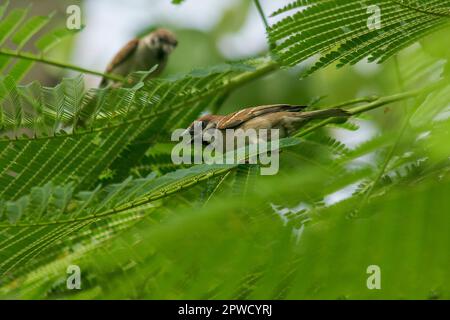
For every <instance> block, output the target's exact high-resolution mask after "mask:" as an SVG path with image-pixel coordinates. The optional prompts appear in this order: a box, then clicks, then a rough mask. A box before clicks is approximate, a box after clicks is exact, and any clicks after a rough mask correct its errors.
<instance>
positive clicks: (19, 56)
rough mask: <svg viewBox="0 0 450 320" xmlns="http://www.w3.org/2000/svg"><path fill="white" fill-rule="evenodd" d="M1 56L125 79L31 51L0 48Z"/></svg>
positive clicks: (115, 78) (110, 77)
mask: <svg viewBox="0 0 450 320" xmlns="http://www.w3.org/2000/svg"><path fill="white" fill-rule="evenodd" d="M0 56H8V57H12V58H16V59H22V60H29V61H34V62H38V63H43V64H47V65H50V66H54V67H58V68H62V69H69V70H74V71H78V72H81V73H87V74H92V75H95V76H99V77H104V78H107V79H111V80H114V81H120V82H124V81H125V78H123V77H121V76H118V75H114V74H109V73H103V72H98V71H94V70H89V69H86V68H81V67H78V66H75V65H72V64H68V63H63V62H58V61H54V60H49V59H45V58H42V57H38V56H35V55H34V54H31V53H26V52H16V51H13V50H8V49H0Z"/></svg>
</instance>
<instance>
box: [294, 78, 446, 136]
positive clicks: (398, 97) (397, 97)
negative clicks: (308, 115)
mask: <svg viewBox="0 0 450 320" xmlns="http://www.w3.org/2000/svg"><path fill="white" fill-rule="evenodd" d="M442 85H445V83H444V82H443V81H439V82H436V83H434V84H432V85H429V86H426V87H424V88H421V89H417V90H411V91H408V92H404V93H398V94H394V95H391V96H386V97H381V98H378V99H377V100H375V101H373V102H370V103H368V104H365V105H362V106H358V107H354V108H352V109H349V110H347V111H348V112H349V113H350V115H357V114H360V113H364V112H367V111H371V110H374V109H377V108H379V107H382V106H385V105H387V104H390V103H394V102H397V101H402V100H406V99H410V98H413V97H416V96H418V95H420V94H424V93H428V92H431V91H433V90H435V89H437V88H439V87H441V86H442ZM336 119H337V118H329V119H326V120H323V121H321V122H319V123H317V124H315V125H313V126H311V127H309V128H308V129H306V130H303V131H300V132H299V133H297V134H296V135H294V137H297V138H299V137H303V136H305V135H308V134H310V133H311V132H313V131H315V130H317V129H319V128H321V127H324V126H326V125H327V124H330V123H334V122H336Z"/></svg>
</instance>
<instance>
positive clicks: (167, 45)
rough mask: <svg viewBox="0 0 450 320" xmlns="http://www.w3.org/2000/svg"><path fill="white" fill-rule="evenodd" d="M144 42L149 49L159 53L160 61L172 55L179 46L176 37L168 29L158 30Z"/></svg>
mask: <svg viewBox="0 0 450 320" xmlns="http://www.w3.org/2000/svg"><path fill="white" fill-rule="evenodd" d="M144 41H145V42H146V44H147V46H148V47H149V48H151V49H152V50H154V51H155V52H157V54H158V57H159V58H160V59H163V58H165V57H167V56H168V55H169V54H171V53H172V51H173V50H175V48H176V47H177V45H178V41H177V38H176V37H175V35H174V34H173V33H172V32H171V31H169V30H167V29H156V30H155V31H153V32H151V33H150V34H149V35H148V36H147V37H146V38H145V40H144Z"/></svg>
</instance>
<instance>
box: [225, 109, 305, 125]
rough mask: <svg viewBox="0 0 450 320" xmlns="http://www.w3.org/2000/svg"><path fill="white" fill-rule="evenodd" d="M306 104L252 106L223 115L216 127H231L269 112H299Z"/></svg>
mask: <svg viewBox="0 0 450 320" xmlns="http://www.w3.org/2000/svg"><path fill="white" fill-rule="evenodd" d="M305 108H306V106H297V105H288V104H274V105H267V106H259V107H254V108H247V109H243V110H240V111H237V112H234V113H231V114H229V115H227V116H225V117H223V118H222V119H221V120H220V121H219V122H218V123H217V128H218V129H220V130H222V129H232V128H236V127H237V126H240V125H241V124H243V123H244V122H247V121H249V120H251V119H254V118H255V117H259V116H261V115H265V114H269V113H278V112H299V111H301V110H303V109H305Z"/></svg>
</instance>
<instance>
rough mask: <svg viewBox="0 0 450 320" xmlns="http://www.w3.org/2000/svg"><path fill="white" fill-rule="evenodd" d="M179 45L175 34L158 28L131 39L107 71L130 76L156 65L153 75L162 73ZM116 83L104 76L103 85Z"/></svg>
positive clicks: (101, 84)
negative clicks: (141, 36)
mask: <svg viewBox="0 0 450 320" xmlns="http://www.w3.org/2000/svg"><path fill="white" fill-rule="evenodd" d="M177 45H178V41H177V39H176V37H175V35H174V34H173V33H172V32H170V31H169V30H167V29H157V30H155V31H153V32H151V33H149V34H148V35H146V36H144V37H143V38H140V39H137V38H136V39H133V40H131V41H129V42H128V43H127V44H126V45H125V46H124V47H123V48H122V49H120V51H119V52H118V53H117V54H116V55H115V56H114V58H113V59H112V61H111V62H110V63H109V65H108V67H107V68H106V73H110V74H114V75H119V76H122V77H126V76H128V75H129V74H130V73H132V72H135V71H148V70H150V69H151V68H152V67H154V66H155V65H158V67H157V69H156V70H155V71H154V72H153V73H152V76H157V75H158V74H160V73H161V72H162V71H163V70H164V68H165V66H166V64H167V60H168V58H169V55H170V54H171V53H172V51H173V50H174V49H175V47H176V46H177ZM109 84H114V81H112V80H109V79H106V78H103V79H102V82H101V83H100V86H101V87H105V86H107V85H109Z"/></svg>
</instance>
